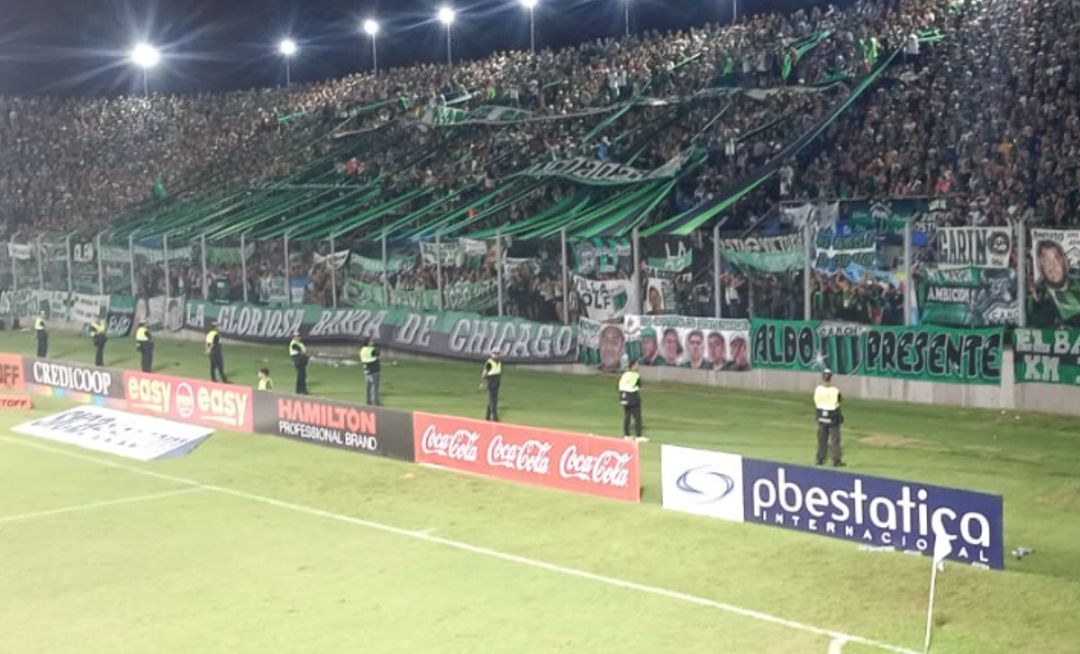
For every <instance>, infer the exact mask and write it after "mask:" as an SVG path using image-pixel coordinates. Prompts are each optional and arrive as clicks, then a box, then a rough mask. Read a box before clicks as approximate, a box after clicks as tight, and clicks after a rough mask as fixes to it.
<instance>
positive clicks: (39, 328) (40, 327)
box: [34, 318, 45, 332]
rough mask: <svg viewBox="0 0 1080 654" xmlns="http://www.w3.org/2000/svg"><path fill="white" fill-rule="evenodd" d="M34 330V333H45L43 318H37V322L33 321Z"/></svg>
mask: <svg viewBox="0 0 1080 654" xmlns="http://www.w3.org/2000/svg"><path fill="white" fill-rule="evenodd" d="M34 329H35V330H36V331H39V332H43V331H45V319H44V318H38V319H37V320H35V321H34Z"/></svg>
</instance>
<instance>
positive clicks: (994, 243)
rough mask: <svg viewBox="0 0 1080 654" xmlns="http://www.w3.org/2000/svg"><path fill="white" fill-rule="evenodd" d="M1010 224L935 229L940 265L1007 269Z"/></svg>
mask: <svg viewBox="0 0 1080 654" xmlns="http://www.w3.org/2000/svg"><path fill="white" fill-rule="evenodd" d="M1011 252H1012V229H1011V228H1009V227H942V228H940V229H938V231H937V265H938V267H939V268H967V267H971V266H973V267H977V268H1008V267H1009V254H1010V253H1011Z"/></svg>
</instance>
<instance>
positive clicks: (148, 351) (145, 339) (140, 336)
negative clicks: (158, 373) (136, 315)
mask: <svg viewBox="0 0 1080 654" xmlns="http://www.w3.org/2000/svg"><path fill="white" fill-rule="evenodd" d="M135 349H136V350H138V351H139V360H140V361H139V362H140V364H141V366H140V367H141V369H142V371H143V372H152V371H153V370H154V337H153V336H152V335H151V334H150V328H149V327H147V326H146V320H140V321H139V326H138V327H137V328H136V329H135Z"/></svg>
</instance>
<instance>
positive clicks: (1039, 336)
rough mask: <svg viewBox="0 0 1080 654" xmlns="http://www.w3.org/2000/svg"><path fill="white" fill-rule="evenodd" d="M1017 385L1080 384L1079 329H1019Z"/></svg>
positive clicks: (1015, 336) (1015, 334) (1016, 333)
mask: <svg viewBox="0 0 1080 654" xmlns="http://www.w3.org/2000/svg"><path fill="white" fill-rule="evenodd" d="M1013 345H1014V346H1015V349H1016V357H1015V362H1014V365H1015V372H1016V382H1017V383H1018V384H1023V383H1025V382H1043V383H1047V384H1072V385H1076V384H1080V329H1058V330H1053V329H1017V330H1016V331H1014V332H1013Z"/></svg>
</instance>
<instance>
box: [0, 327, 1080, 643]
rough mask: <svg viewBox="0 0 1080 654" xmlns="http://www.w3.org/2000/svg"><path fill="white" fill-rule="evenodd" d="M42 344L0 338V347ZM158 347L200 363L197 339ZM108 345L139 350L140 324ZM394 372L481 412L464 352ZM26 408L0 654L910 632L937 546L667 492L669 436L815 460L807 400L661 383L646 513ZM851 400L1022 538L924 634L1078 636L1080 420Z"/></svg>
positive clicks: (7, 506)
mask: <svg viewBox="0 0 1080 654" xmlns="http://www.w3.org/2000/svg"><path fill="white" fill-rule="evenodd" d="M87 340H88V339H85V338H76V337H74V336H62V335H56V334H54V336H53V338H52V341H53V342H52V348H51V349H52V352H51V353H50V354H51V355H52V356H54V357H56V358H66V359H72V360H78V361H83V362H89V361H91V360H92V352H91V348H90V346H89V344H88V342H87ZM32 345H33V343H32V340H31V338H30V336H28V335H27V334H25V333H22V334H13V333H10V332H8V333H3V334H0V350H2V351H11V352H24V353H31V352H32ZM315 349H316V350H317V349H318V348H315ZM285 350H286V348H285V346H284V345H280V346H277V347H261V346H240V345H232V344H230V345H228V346H227V347H226V363H227V367H228V369H229V371H230V374H231V375H232V376H233V378H234V381H239V382H244V383H253V382H254V378H255V371H256V370H257V368H259V367H260V366H262V365H269V367H270V368H271V369H272V371H273V372H274V373H275V381H276V382H277V384H278V387H279V388H287V387H289V386H291V383H292V375H291V372H292V371H291V369H290V368H289V366H288V360H287V356H286V354H285ZM156 359H157V361H156V366H155V368H156V371H158V372H164V373H171V374H180V375H189V376H197V377H205V376H206V370H204V368H205V359H204V358H203V357H202V356H201V347H200V345H199V344H198V343H184V342H170V341H162V342H159V343H158V348H157V357H156ZM107 363H108V364H109V365H110V366H114V367H134V366H135V364H136V361H135V351H134V349H133V347H132V344H131V343H130V342H127V341H124V342H119V341H116V342H112V343H110V346H109V352H108V354H107ZM361 375H362V373H361V372H360V370H359V369H358V368H355V367H351V368H346V367H342V368H332V367H329V366H322V365H313V366H312V369H311V382H312V383H311V390H312V392H313V393H315V394H318V395H324V396H329V397H337V398H342V399H352V400H358V399H360V394H361V393H362V383H361V381H360V379H361ZM505 376H506V379H505V381H504V383H503V398H504V400H503V413H504V415H503V418H504V419H505V420H507V421H512V422H517V423H524V424H536V425H543V426H550V427H558V428H568V429H573V430H577V431H585V432H593V433H598V434H616V433H617V430H618V429H619V428H620V427H621V411H620V410H619V407H618V406H617V404H616V402H615V399H614V392H613V390H612V389H613V386H614V379H613V378H611V377H603V376H560V375H554V374H550V373H543V372H535V371H526V370H520V369H517V368H514V367H512V366H511V367H509V369H508V370H507V371H506V375H505ZM383 377H384V381H383V392H384V396H385V397H384V399H385V401H386V403H387V404H388V405H390V406H398V407H402V408H409V409H422V410H430V411H438V412H445V413H453V414H460V415H472V416H481V415H482V413H483V408H484V402H485V398H484V396H483V394H482V393H481V392H480V391H479V390H477V389H476V384H477V379H478V377H479V371H478V366H476V365H471V364H460V363H449V362H444V361H431V360H418V359H402V360H400V361H398V362H397V365H385V364H384V374H383ZM841 386H843V381H842V380H841ZM36 401H37V403H38V407H37V408H36V409H35V410H34V411H33V412H23V413H21V414H14V413H8V414H3V415H0V479H2V480H3V488H4V492H3V493H0V560H2V561H3V567H0V589H2V591H0V652H2V653H8V652H12V653H21V652H50V653H54V652H65V653H66V652H72V653H75V652H79V653H84V652H162V653H168V654H172V653H180V652H253V653H254V652H260V653H261V652H343V651H356V652H515V653H516V652H522V653H524V652H528V653H546V652H603V653H606V652H613V653H614V652H618V653H636V652H643V653H644V652H650V653H655V652H689V653H699V652H700V653H706V652H708V653H714V652H725V653H728V652H763V653H764V652H767V653H773V652H776V653H781V652H783V653H787V652H792V653H799V652H814V653H817V654H825V653H826V652H830V653H831V652H839V651H842V652H845V653H847V654H853V653H854V654H859V653H868V652H881V651H890V649H889V648H890V647H891V648H892V649H891V651H912V650H919V651H921V648H922V630H923V622H924V620H925V611H926V595H927V582H928V576H929V560H928V559H927V558H925V557H916V556H905V555H901V554H870V553H865V552H861V551H859V550H858V548H857V546H856V545H855V544H853V543H849V542H844V541H838V540H832V539H827V538H821V537H816V536H811V535H804V534H798V533H794V532H789V531H785V530H780V529H774V528H769V527H761V526H755V525H749V524H734V523H727V522H724V521H718V520H712V519H708V518H699V517H695V516H690V515H684V514H678V513H672V512H667V511H663V510H662V509H661V508H660V506H659V499H660V498H659V446H660V443H662V442H668V443H677V444H682V445H689V446H697V447H704V448H710V449H720V450H725V451H731V452H739V453H742V454H746V455H750V456H757V457H761V458H767V459H775V460H780V461H787V462H792V463H798V464H807V463H808V462H810V461H811V459H812V456H813V449H814V442H813V441H814V437H813V429H814V427H813V419H812V412H811V411H808V399H807V398H805V397H801V396H793V395H787V394H778V393H750V392H741V391H728V390H718V389H711V388H705V387H694V386H685V385H676V384H665V385H659V384H657V385H651V386H647V387H646V389H645V419H646V428H647V432H648V434H649V436H650V437H651V438H652V441H651V442H650V443H648V444H646V445H644V446H643V458H644V461H643V465H644V467H643V480H644V486H645V489H644V504H643V505H642V506H632V505H626V504H623V503H619V502H613V501H607V500H601V499H594V498H591V497H584V496H576V495H571V494H566V493H561V492H556V491H549V490H544V489H538V488H531V487H525V486H519V485H514V484H508V483H503V482H498V481H493V480H487V479H482V478H476V477H471V476H465V475H460V474H456V473H452V472H447V471H442V470H437V469H431V468H424V467H419V466H414V465H410V464H402V463H398V462H394V461H390V460H385V459H377V458H373V457H364V456H358V455H352V454H347V453H343V452H340V451H336V450H330V449H326V448H320V447H315V446H311V445H306V444H301V443H295V442H291V441H286V440H283V439H277V438H272V437H266V436H252V435H238V434H228V433H217V434H215V435H214V436H213V437H212V438H211V439H210V440H209V441H207V442H206V443H205V444H203V445H202V446H200V448H199V449H197V450H196V451H195V452H194V453H193V454H192V455H190V456H188V457H186V458H183V459H178V460H170V461H160V462H153V463H149V464H140V463H136V462H132V461H127V460H122V459H113V458H110V457H108V456H106V455H98V454H93V453H88V452H85V451H82V450H76V449H71V448H65V447H63V446H59V445H55V444H51V443H48V442H45V441H39V440H36V439H32V438H28V437H23V436H16V435H13V434H12V431H11V427H12V426H14V425H16V424H19V423H20V422H23V421H26V420H28V419H29V418H31V417H32V416H39V415H44V414H47V413H50V412H54V411H57V410H60V409H63V408H66V407H67V406H68V405H67V404H66V403H65V402H64V401H62V400H57V399H38V400H36ZM846 417H847V421H846V423H845V429H846V431H845V445H846V447H847V455H846V458H847V459H848V462H849V464H850V465H851V467H852V469H854V470H856V471H859V472H866V473H868V474H878V475H883V476H888V477H898V478H906V479H913V480H920V481H924V482H927V483H938V484H943V485H950V486H958V487H963V488H970V489H975V490H983V491H988V492H996V493H1001V494H1003V495H1004V496H1005V511H1006V516H1005V532H1006V545H1007V546H1008V547H1009V548H1013V547H1016V546H1018V545H1024V546H1027V547H1031V548H1033V549H1034V550H1035V553H1034V554H1033V555H1032V556H1030V557H1028V558H1026V559H1024V560H1023V561H1020V562H1016V561H1012V560H1011V559H1010V560H1009V562H1008V566H1009V569H1008V570H1007V571H1005V572H988V571H980V570H976V569H972V568H969V567H967V566H962V565H949V566H948V567H947V568H946V571H945V573H943V574H942V575H941V577H940V578H939V585H938V590H939V594H938V605H937V606H938V610H937V625H938V626H937V628H936V631H935V644H934V648H933V651H935V652H956V653H970V654H984V653H996V652H1001V653H1005V652H1038V653H1052V652H1060V653H1063V654H1064V653H1070V654H1075V653H1076V652H1080V621H1078V620H1076V618H1075V616H1076V613H1077V611H1078V610H1080V429H1077V428H1076V426H1075V419H1070V418H1065V417H1058V416H1049V415H1036V414H1013V413H1008V414H1001V413H999V412H988V411H974V410H965V409H956V408H951V407H949V408H946V407H927V406H920V405H908V404H896V403H884V402H860V401H850V402H848V403H846ZM845 636H852V637H853V638H852V639H851V640H849V641H847V642H844V641H845ZM860 638H861V639H864V640H860ZM867 641H873V642H867Z"/></svg>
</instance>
